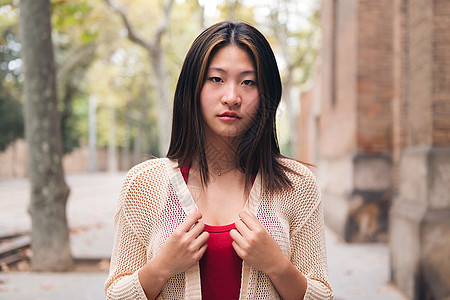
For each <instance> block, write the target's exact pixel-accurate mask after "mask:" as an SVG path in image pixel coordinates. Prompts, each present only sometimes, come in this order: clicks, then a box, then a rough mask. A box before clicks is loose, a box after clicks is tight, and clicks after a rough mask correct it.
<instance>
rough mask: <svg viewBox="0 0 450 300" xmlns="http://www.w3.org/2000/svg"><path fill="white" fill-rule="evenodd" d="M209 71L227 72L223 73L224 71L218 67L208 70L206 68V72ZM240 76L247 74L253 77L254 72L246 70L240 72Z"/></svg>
mask: <svg viewBox="0 0 450 300" xmlns="http://www.w3.org/2000/svg"><path fill="white" fill-rule="evenodd" d="M209 71H217V72H219V73H227V71H225V70H224V69H222V68H219V67H210V68H208V72H209ZM240 74H241V75H247V74H251V75H255V74H256V71H254V70H246V71H242V72H241V73H240Z"/></svg>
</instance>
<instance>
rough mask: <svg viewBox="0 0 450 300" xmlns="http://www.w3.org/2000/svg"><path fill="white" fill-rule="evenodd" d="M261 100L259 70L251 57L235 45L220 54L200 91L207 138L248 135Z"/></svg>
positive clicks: (210, 68) (222, 50)
mask: <svg viewBox="0 0 450 300" xmlns="http://www.w3.org/2000/svg"><path fill="white" fill-rule="evenodd" d="M259 101H260V100H259V90H258V85H257V82H256V70H255V66H254V64H253V60H252V58H251V57H250V56H249V54H248V53H247V52H246V51H244V50H242V49H241V48H239V47H237V46H234V45H230V46H226V47H224V48H222V49H220V50H219V51H217V53H216V54H215V55H214V56H213V58H212V59H211V62H210V64H209V68H208V70H207V71H206V80H205V82H204V83H203V87H202V90H201V92H200V107H201V114H202V117H203V121H204V125H206V126H205V129H206V137H207V138H208V137H212V136H211V135H213V136H214V135H215V136H220V137H236V136H239V135H240V134H242V133H243V132H245V131H246V130H247V129H248V128H249V126H250V125H251V124H252V120H253V118H254V117H255V114H256V112H257V110H258V106H259Z"/></svg>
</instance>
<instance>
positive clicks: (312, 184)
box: [280, 158, 321, 214]
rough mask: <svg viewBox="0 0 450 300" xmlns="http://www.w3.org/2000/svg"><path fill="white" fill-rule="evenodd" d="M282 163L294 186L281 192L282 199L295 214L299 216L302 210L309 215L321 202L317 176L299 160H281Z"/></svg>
mask: <svg viewBox="0 0 450 300" xmlns="http://www.w3.org/2000/svg"><path fill="white" fill-rule="evenodd" d="M280 163H281V164H282V165H283V166H285V167H286V168H287V170H286V171H285V172H286V175H287V177H288V178H289V180H290V181H291V185H292V188H290V189H286V190H284V191H283V192H281V194H280V198H281V199H282V201H283V202H284V203H285V205H286V207H290V209H292V210H293V211H292V212H293V213H295V214H298V213H299V210H300V211H303V212H304V213H307V214H308V213H309V212H310V211H311V210H312V209H314V208H315V207H317V205H319V203H320V201H321V196H320V189H319V186H318V184H317V180H316V177H315V175H314V174H313V172H312V171H311V170H310V169H309V168H308V167H306V166H305V165H304V164H303V163H301V162H299V161H297V160H294V159H290V158H280Z"/></svg>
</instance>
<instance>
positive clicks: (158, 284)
mask: <svg viewBox="0 0 450 300" xmlns="http://www.w3.org/2000/svg"><path fill="white" fill-rule="evenodd" d="M201 217H202V215H201V213H200V212H194V213H192V214H189V215H188V216H187V217H186V220H185V221H184V222H183V223H181V224H180V225H179V226H178V227H177V228H176V229H175V230H174V232H173V233H172V235H171V236H170V237H169V238H168V239H167V240H166V242H165V243H164V245H162V247H161V249H160V250H159V252H158V253H157V254H156V255H155V256H154V257H153V258H152V259H151V260H150V261H148V262H147V264H146V265H145V266H144V267H143V268H142V269H141V270H140V271H139V281H140V283H141V286H142V288H143V289H144V292H145V295H146V296H147V299H155V298H156V297H157V296H158V294H159V293H160V292H161V290H162V288H163V287H164V285H165V284H166V282H167V280H168V279H169V278H170V277H172V276H174V275H176V274H178V273H181V272H185V271H187V270H188V269H189V268H190V267H192V266H193V265H194V264H195V263H196V262H198V261H199V260H200V259H201V258H202V256H203V254H204V253H205V251H206V246H207V245H206V241H207V240H208V238H209V233H208V232H206V231H205V232H203V229H204V228H205V224H203V222H201V221H199V220H200V219H201Z"/></svg>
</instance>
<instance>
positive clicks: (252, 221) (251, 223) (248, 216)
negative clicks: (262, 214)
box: [239, 211, 262, 231]
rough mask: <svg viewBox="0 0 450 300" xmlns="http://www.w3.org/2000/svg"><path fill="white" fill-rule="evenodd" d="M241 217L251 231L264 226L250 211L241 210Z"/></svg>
mask: <svg viewBox="0 0 450 300" xmlns="http://www.w3.org/2000/svg"><path fill="white" fill-rule="evenodd" d="M239 217H240V218H241V221H242V222H243V223H244V224H245V225H246V226H247V227H248V229H250V230H251V231H254V230H255V229H258V228H259V227H261V226H262V225H261V223H260V222H259V220H258V219H257V218H256V217H255V215H254V214H252V213H251V212H250V211H241V212H240V213H239Z"/></svg>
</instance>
